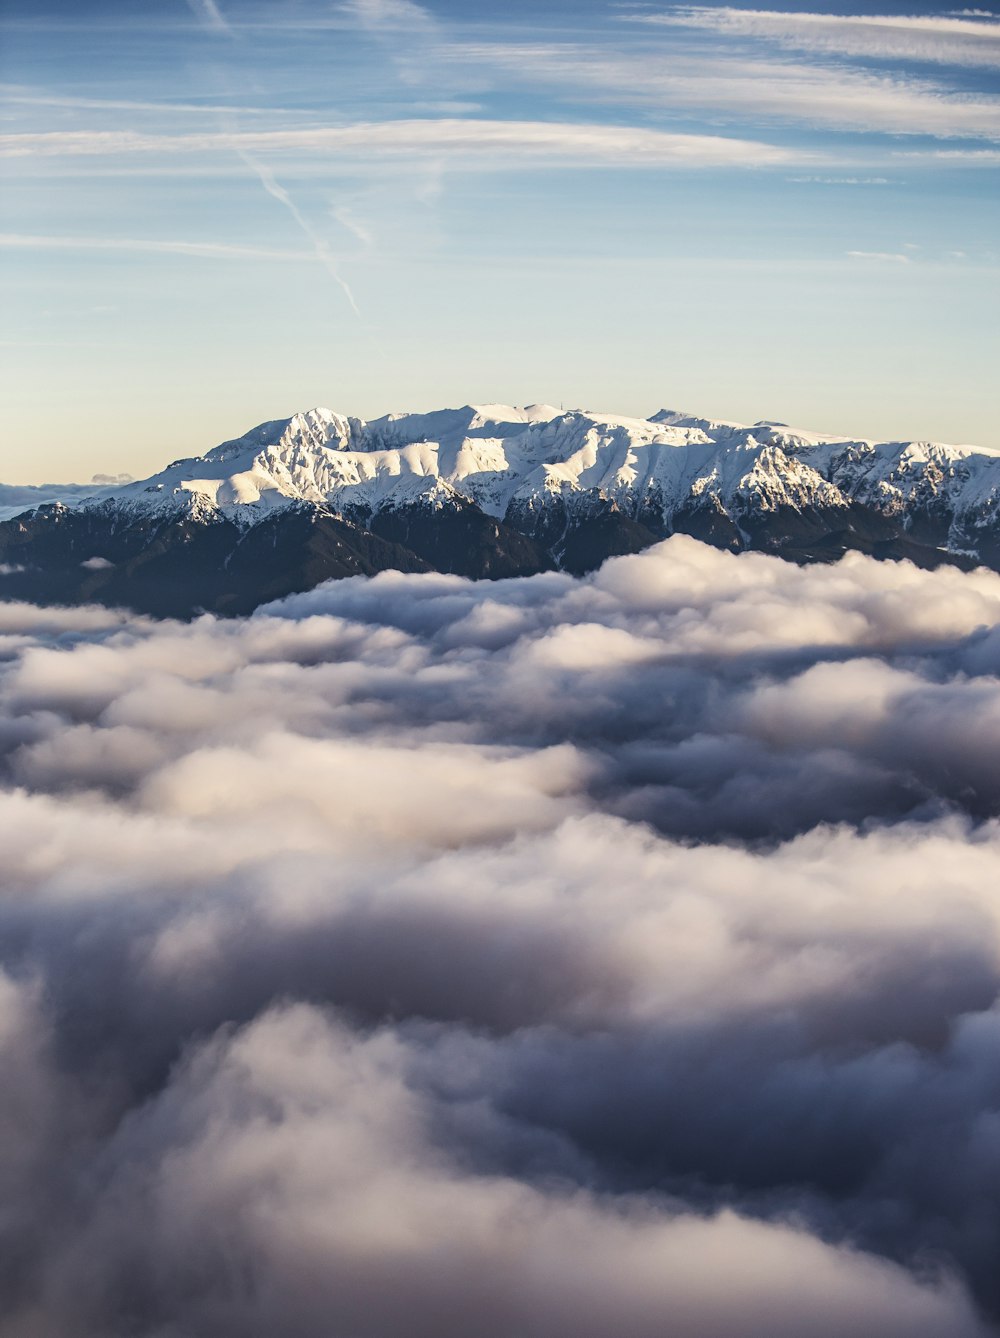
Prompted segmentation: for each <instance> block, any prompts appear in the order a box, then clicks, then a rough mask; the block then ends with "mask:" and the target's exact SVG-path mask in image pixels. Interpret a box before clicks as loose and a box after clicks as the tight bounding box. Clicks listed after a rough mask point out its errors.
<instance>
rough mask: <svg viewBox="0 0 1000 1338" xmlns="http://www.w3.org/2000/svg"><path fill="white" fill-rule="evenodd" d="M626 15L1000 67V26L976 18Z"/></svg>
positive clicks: (705, 10) (697, 9)
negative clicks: (977, 20)
mask: <svg viewBox="0 0 1000 1338" xmlns="http://www.w3.org/2000/svg"><path fill="white" fill-rule="evenodd" d="M971 13H973V11H965V14H966V15H970V14H971ZM975 13H976V14H977V16H978V17H980V18H985V17H992V16H988V15H987V14H986V13H985V12H984V11H975ZM626 17H627V18H628V19H629V20H630V21H631V22H636V23H649V24H656V25H662V26H668V27H685V28H688V27H690V28H701V29H705V30H707V31H709V32H716V33H722V34H726V35H731V36H734V37H760V38H765V39H768V40H771V41H774V42H777V43H778V44H779V45H781V46H783V47H787V48H790V49H793V50H797V51H814V52H818V53H824V54H832V55H845V56H863V57H866V58H868V59H876V60H902V61H932V62H936V63H938V64H943V65H967V66H986V67H991V68H992V67H996V66H1000V26H998V25H997V24H995V23H984V22H976V21H975V20H974V19H973V18H970V17H964V18H963V17H936V16H933V17H919V16H914V15H905V16H904V15H888V14H882V15H878V14H864V15H862V14H817V13H809V12H808V11H794V10H793V11H791V12H785V11H775V10H765V9H732V8H729V7H726V6H720V7H708V6H701V5H691V6H682V7H680V8H678V9H674V10H671V11H670V12H669V13H663V14H635V15H627V16H626Z"/></svg>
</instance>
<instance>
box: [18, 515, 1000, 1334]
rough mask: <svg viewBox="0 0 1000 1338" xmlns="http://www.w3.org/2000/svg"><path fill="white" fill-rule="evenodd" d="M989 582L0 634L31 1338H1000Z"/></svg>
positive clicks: (857, 577)
mask: <svg viewBox="0 0 1000 1338" xmlns="http://www.w3.org/2000/svg"><path fill="white" fill-rule="evenodd" d="M998 624H1000V575H996V574H994V573H990V572H985V571H978V572H973V573H968V574H967V573H962V572H959V571H957V570H954V569H950V568H942V569H940V570H938V571H935V572H921V571H918V570H916V569H915V568H913V567H911V566H909V565H908V564H895V563H876V562H873V561H871V560H869V559H866V558H864V557H861V556H858V555H851V556H848V557H846V558H845V559H844V560H843V561H842V562H840V563H839V564H837V565H836V566H832V567H808V568H798V567H795V566H791V565H788V564H785V563H783V562H781V561H778V560H777V559H773V558H768V557H763V556H756V555H742V556H739V557H736V556H733V555H730V554H726V553H720V552H717V551H715V550H713V549H710V548H706V547H704V546H702V545H700V544H698V543H696V542H694V541H693V540H690V539H686V538H682V537H675V538H673V539H670V540H668V541H667V542H666V543H664V544H661V545H659V546H658V547H656V548H654V549H651V550H649V551H647V552H645V553H643V554H641V555H638V556H634V557H626V558H618V559H615V560H613V561H610V562H608V563H607V564H606V565H605V566H604V567H603V568H602V569H601V571H599V572H598V573H596V574H595V575H592V576H589V577H586V578H584V579H576V578H572V577H569V576H566V575H562V574H545V575H541V576H536V577H531V578H526V579H518V580H509V581H500V582H495V583H489V582H482V583H472V582H468V581H465V580H462V579H460V578H457V577H450V576H442V575H402V574H399V573H391V572H389V573H384V574H382V575H380V576H377V577H375V578H373V579H362V578H358V579H353V580H346V581H342V582H339V583H334V584H330V585H327V586H324V587H321V588H319V589H317V590H315V591H312V592H311V593H308V594H303V595H299V596H295V597H293V598H290V599H287V600H284V601H282V602H280V603H277V604H274V605H270V606H268V607H266V608H264V609H261V610H259V611H258V612H257V614H256V615H254V616H253V617H251V618H245V619H239V620H228V621H227V620H218V619H214V618H210V617H204V618H200V619H197V620H195V621H194V622H192V623H190V624H183V623H173V622H156V621H152V620H148V619H144V618H139V617H133V616H131V615H127V614H122V613H119V612H114V611H108V610H102V609H96V608H84V609H72V610H63V609H41V608H36V607H32V606H29V605H18V604H0V778H2V786H0V887H2V892H0V1072H2V1074H3V1079H2V1082H0V1334H2V1335H3V1338H201V1335H206V1336H207V1335H211V1336H212V1338H230V1336H231V1338H258V1336H259V1338H273V1335H276V1334H283V1335H284V1334H287V1335H294V1336H295V1338H402V1336H403V1335H405V1338H470V1335H475V1338H566V1335H573V1338H611V1336H612V1335H615V1338H618V1335H622V1336H624V1338H663V1335H665V1334H668V1333H669V1334H670V1336H671V1338H761V1335H767V1336H768V1338H843V1335H845V1334H859V1335H861V1334H863V1335H865V1338H897V1336H898V1338H943V1336H944V1335H947V1336H948V1338H966V1336H968V1338H972V1336H973V1335H976V1336H977V1338H985V1335H988V1334H995V1333H997V1332H998V1331H1000V1329H998V1328H997V1327H996V1326H997V1325H998V1322H1000V1281H998V1273H997V1267H996V1261H997V1259H998V1258H1000V1195H998V1193H997V1186H998V1183H1000V1011H998V1009H997V997H998V991H1000V824H998V822H997V820H996V818H995V815H996V814H997V813H998V807H1000V761H998V759H1000V677H998V675H1000V627H998Z"/></svg>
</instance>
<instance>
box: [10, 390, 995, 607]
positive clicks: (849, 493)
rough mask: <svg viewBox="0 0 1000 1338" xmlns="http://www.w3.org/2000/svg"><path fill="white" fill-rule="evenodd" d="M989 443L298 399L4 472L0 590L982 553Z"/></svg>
mask: <svg viewBox="0 0 1000 1338" xmlns="http://www.w3.org/2000/svg"><path fill="white" fill-rule="evenodd" d="M998 497H1000V452H997V451H990V450H987V449H983V448H975V447H971V446H945V445H941V444H937V443H932V442H912V441H911V442H872V441H849V440H845V439H843V438H840V437H833V436H822V435H818V434H816V433H812V432H803V431H799V430H798V429H796V428H791V427H788V426H787V425H786V424H783V423H776V422H758V423H754V424H753V425H751V426H746V425H743V424H739V423H730V422H720V421H716V420H712V419H706V418H697V417H694V416H693V415H689V414H685V413H679V412H674V411H670V410H666V409H664V410H660V412H658V413H655V414H653V415H652V416H651V417H650V418H648V419H642V418H627V417H619V416H616V415H608V414H603V413H592V412H589V411H580V410H573V411H570V412H562V411H560V410H556V409H554V408H553V407H552V406H551V405H529V406H526V407H524V408H514V407H512V406H509V405H500V404H487V405H466V406H464V407H463V408H460V409H442V410H439V411H437V412H434V413H420V414H418V413H405V414H389V415H386V416H385V417H383V418H378V419H374V420H372V421H370V422H366V421H364V420H362V419H360V418H349V417H345V416H344V415H342V414H338V413H334V412H332V411H331V410H329V409H322V408H317V409H311V410H309V411H308V412H305V413H298V414H295V415H293V416H292V417H291V418H285V419H278V420H274V421H271V422H267V423H262V424H260V425H259V426H258V427H255V428H253V429H252V430H251V431H250V432H247V433H245V434H244V435H243V436H241V437H237V438H234V439H233V440H231V441H226V442H223V443H222V444H221V445H219V446H216V447H214V448H213V449H212V450H210V451H208V452H207V453H206V454H205V455H203V456H196V457H194V458H192V459H183V460H177V461H175V462H174V463H173V464H171V465H169V466H168V467H167V468H166V469H164V470H162V471H161V472H160V473H158V474H154V475H153V476H152V477H151V478H148V479H143V480H140V481H138V482H129V483H125V484H118V485H116V486H110V487H109V486H107V485H94V486H93V487H91V488H81V487H79V486H76V487H72V488H66V489H59V488H53V489H44V488H32V489H24V488H3V487H0V517H3V519H0V597H5V598H25V599H34V600H39V601H42V602H51V601H59V602H67V601H68V602H76V601H80V600H96V601H99V602H102V603H115V604H124V605H127V606H130V607H132V608H135V609H138V610H141V611H145V612H150V613H156V614H174V615H180V616H187V615H190V614H191V613H193V612H195V611H197V610H198V609H211V610H215V611H217V612H222V613H238V612H246V611H248V610H250V609H252V608H254V607H255V606H256V605H257V604H259V603H261V602H263V601H264V600H267V599H273V598H276V597H278V596H281V595H284V594H288V593H291V592H293V591H296V590H302V589H308V588H309V587H311V586H313V585H316V584H318V583H319V582H320V581H323V580H327V579H330V578H336V577H342V576H350V575H357V574H371V573H373V572H377V571H382V570H385V569H387V568H396V569H399V570H403V571H428V570H434V571H448V572H457V573H460V574H462V575H466V576H471V577H492V578H496V577H504V576H513V575H523V574H526V573H531V572H536V571H542V570H546V569H551V568H565V569H567V570H570V571H574V572H583V571H587V570H591V569H593V568H594V567H596V566H598V565H599V564H600V563H601V562H602V561H603V560H604V559H605V558H607V557H610V556H612V555H615V554H620V553H627V552H634V551H636V550H638V549H641V548H644V547H646V546H648V545H649V544H652V543H654V542H656V541H657V540H659V539H662V538H664V537H666V536H667V535H669V534H672V533H685V534H690V535H693V536H695V537H696V538H699V539H702V540H704V541H705V542H707V543H711V544H714V545H716V546H719V547H725V548H729V549H732V550H734V551H739V550H744V549H756V550H759V551H764V552H770V553H774V554H777V555H779V556H782V557H786V558H790V559H792V560H794V561H829V560H833V559H836V558H837V557H839V556H841V555H842V554H843V553H844V552H846V551H848V550H851V549H854V550H858V551H861V552H865V553H870V554H873V555H875V556H878V557H895V558H900V557H907V558H911V559H912V560H913V561H915V562H917V563H919V564H920V565H922V566H935V565H938V564H939V563H942V562H952V563H958V564H959V565H963V566H972V565H976V564H984V565H987V566H991V567H994V568H998V569H1000V513H998Z"/></svg>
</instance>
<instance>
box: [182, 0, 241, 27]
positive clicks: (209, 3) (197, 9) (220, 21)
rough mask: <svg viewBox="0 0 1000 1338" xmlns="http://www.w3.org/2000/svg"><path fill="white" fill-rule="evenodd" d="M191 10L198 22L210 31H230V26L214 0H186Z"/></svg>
mask: <svg viewBox="0 0 1000 1338" xmlns="http://www.w3.org/2000/svg"><path fill="white" fill-rule="evenodd" d="M188 5H189V6H190V8H191V12H192V13H193V14H194V15H195V17H196V18H197V19H198V20H199V22H200V23H201V24H202V25H203V26H204V27H206V28H208V29H210V30H211V31H212V32H217V33H229V34H231V33H232V28H231V27H230V26H229V23H228V22H227V20H226V19H225V18H224V17H223V15H222V11H221V10H220V9H219V6H218V5H217V4H216V0H188Z"/></svg>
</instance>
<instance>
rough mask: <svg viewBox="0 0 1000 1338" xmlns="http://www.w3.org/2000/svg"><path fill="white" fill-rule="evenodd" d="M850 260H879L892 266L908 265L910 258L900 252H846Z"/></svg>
mask: <svg viewBox="0 0 1000 1338" xmlns="http://www.w3.org/2000/svg"><path fill="white" fill-rule="evenodd" d="M845 255H848V256H850V257H851V259H852V260H881V261H886V262H888V263H889V264H893V265H909V264H910V263H911V262H912V257H911V256H908V255H906V253H905V252H901V251H846V252H845Z"/></svg>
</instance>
